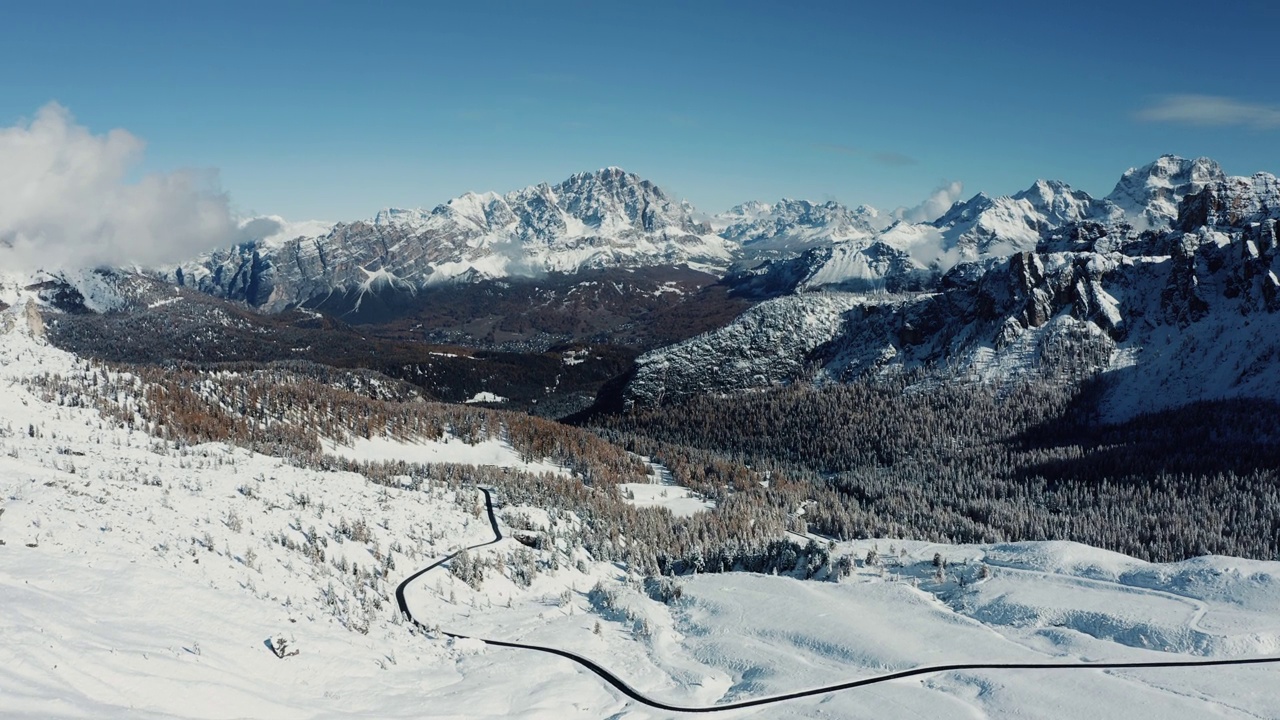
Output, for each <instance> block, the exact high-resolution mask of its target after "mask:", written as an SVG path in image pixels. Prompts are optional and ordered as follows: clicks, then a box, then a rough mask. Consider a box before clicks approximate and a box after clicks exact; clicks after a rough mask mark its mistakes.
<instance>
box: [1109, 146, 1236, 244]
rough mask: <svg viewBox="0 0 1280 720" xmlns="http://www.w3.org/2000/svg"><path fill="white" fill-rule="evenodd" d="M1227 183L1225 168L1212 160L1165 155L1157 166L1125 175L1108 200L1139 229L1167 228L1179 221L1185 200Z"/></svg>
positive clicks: (1151, 164)
mask: <svg viewBox="0 0 1280 720" xmlns="http://www.w3.org/2000/svg"><path fill="white" fill-rule="evenodd" d="M1224 179H1226V173H1224V172H1223V171H1222V167H1221V166H1220V165H1218V163H1216V162H1214V161H1213V160H1211V159H1209V158H1205V157H1200V158H1196V159H1194V160H1187V159H1185V158H1181V157H1178V156H1177V155H1161V156H1160V157H1159V158H1158V159H1157V160H1156V161H1155V162H1152V163H1148V164H1146V165H1143V166H1142V167H1137V168H1130V169H1129V170H1127V171H1125V173H1124V175H1123V176H1121V178H1120V181H1119V182H1117V183H1116V187H1115V189H1114V190H1112V191H1111V194H1110V195H1108V196H1107V198H1106V199H1107V200H1109V201H1111V202H1112V203H1115V204H1116V205H1117V206H1119V207H1120V209H1122V210H1124V212H1125V213H1126V214H1127V215H1128V216H1129V217H1130V219H1131V220H1132V221H1133V222H1134V224H1135V225H1136V226H1138V227H1141V228H1145V227H1151V228H1167V227H1169V226H1170V225H1171V224H1172V223H1173V221H1174V220H1175V219H1176V218H1177V217H1178V203H1179V202H1181V201H1182V199H1183V198H1184V197H1186V196H1188V195H1193V194H1195V193H1198V192H1200V191H1201V190H1203V189H1204V188H1205V186H1207V185H1209V184H1211V183H1214V182H1218V181H1221V180H1224Z"/></svg>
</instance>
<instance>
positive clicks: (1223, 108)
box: [1137, 95, 1280, 130]
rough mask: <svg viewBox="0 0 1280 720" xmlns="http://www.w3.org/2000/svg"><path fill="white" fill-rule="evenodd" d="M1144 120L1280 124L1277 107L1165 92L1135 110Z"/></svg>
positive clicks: (1269, 126)
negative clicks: (1149, 103) (1149, 105)
mask: <svg viewBox="0 0 1280 720" xmlns="http://www.w3.org/2000/svg"><path fill="white" fill-rule="evenodd" d="M1137 118H1138V119H1139V120H1145V121H1147V122H1167V123H1182V124H1184V125H1200V126H1215V125H1216V126H1224V125H1242V126H1245V127H1252V128H1256V129H1258V130H1273V129H1276V128H1280V107H1277V106H1274V105H1259V104H1256V103H1247V102H1241V101H1239V100H1235V99H1233V98H1228V97H1221V96H1217V95H1166V96H1165V97H1162V98H1160V99H1159V101H1158V102H1156V104H1154V105H1152V106H1151V107H1148V108H1144V109H1142V110H1140V111H1138V113H1137Z"/></svg>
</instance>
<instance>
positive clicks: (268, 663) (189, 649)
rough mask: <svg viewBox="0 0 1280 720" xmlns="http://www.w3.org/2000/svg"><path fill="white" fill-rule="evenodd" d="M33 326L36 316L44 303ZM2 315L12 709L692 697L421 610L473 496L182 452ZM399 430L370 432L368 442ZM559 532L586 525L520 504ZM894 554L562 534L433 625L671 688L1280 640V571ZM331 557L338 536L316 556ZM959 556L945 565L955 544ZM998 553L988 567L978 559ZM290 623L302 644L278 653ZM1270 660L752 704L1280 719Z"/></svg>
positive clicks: (386, 706)
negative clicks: (108, 410)
mask: <svg viewBox="0 0 1280 720" xmlns="http://www.w3.org/2000/svg"><path fill="white" fill-rule="evenodd" d="M32 318H34V319H32ZM38 327H39V325H38V317H37V316H35V315H32V316H30V317H28V315H27V314H26V311H25V309H15V310H10V311H7V312H5V313H2V314H0V330H3V332H2V333H0V383H3V384H4V386H5V387H6V388H7V390H6V392H5V393H4V394H2V395H0V508H2V509H3V510H4V512H3V514H0V540H3V541H4V543H3V544H2V545H0V558H3V560H2V561H0V606H2V607H4V608H5V612H4V613H0V634H2V635H3V637H4V638H5V642H4V643H0V714H3V715H4V716H5V717H15V718H27V717H30V718H36V717H39V718H51V717H68V718H70V717H131V718H132V717H144V718H161V717H164V718H168V717H181V718H234V717H286V718H310V717H357V716H359V717H369V716H376V717H421V716H422V714H423V713H424V712H426V713H427V714H429V715H431V716H435V717H469V718H470V717H524V718H563V717H571V718H572V717H581V718H600V717H619V718H622V717H627V718H651V717H669V716H670V714H669V713H664V712H659V711H653V710H651V709H648V708H645V707H642V706H639V705H636V704H634V703H632V702H630V701H628V700H626V699H624V698H621V697H619V696H618V695H616V694H615V693H614V692H612V691H611V690H608V689H606V688H605V686H603V685H602V684H601V683H600V682H599V679H598V678H596V677H595V676H594V675H591V674H588V673H585V672H583V671H582V670H581V669H580V668H579V667H577V666H575V665H573V664H571V663H569V662H568V661H566V660H563V659H556V658H549V657H546V656H533V655H530V654H529V653H528V652H526V651H516V650H503V649H500V648H493V647H487V646H485V645H483V644H481V643H479V642H477V641H449V640H444V639H439V638H436V637H434V635H433V634H432V633H426V634H424V633H421V632H418V631H415V630H411V629H410V626H408V625H405V624H404V623H402V622H401V621H400V619H399V617H398V615H397V614H396V613H395V612H394V601H393V600H391V599H390V593H391V591H392V589H393V588H394V585H395V583H397V582H399V579H400V578H402V577H404V576H405V575H407V574H408V573H409V572H411V571H412V570H413V569H415V568H417V567H421V566H425V565H426V564H428V563H429V562H431V561H432V560H433V559H435V558H436V557H439V556H441V555H443V554H445V553H448V552H451V551H453V550H454V549H456V548H457V547H458V546H460V545H468V544H478V543H482V542H486V541H487V540H489V539H491V538H492V535H491V533H490V531H489V527H488V523H487V522H486V521H485V520H484V519H483V516H482V514H481V513H480V510H481V508H480V507H478V505H477V503H478V502H479V497H478V495H477V494H475V493H473V492H469V491H466V490H457V491H455V490H450V489H448V488H445V487H429V486H428V487H415V486H412V485H409V484H404V483H401V484H400V485H398V486H397V485H395V484H392V485H390V486H386V485H374V484H372V483H370V482H369V481H367V480H365V479H364V478H363V477H361V476H360V475H357V474H354V473H346V472H328V471H315V470H305V469H301V468H297V467H294V466H291V465H288V464H286V463H283V462H281V461H280V460H278V459H276V458H271V457H267V456H262V455H255V454H253V453H249V452H247V451H245V450H242V449H237V448H233V447H229V446H226V445H223V444H208V445H202V446H195V447H188V448H184V449H180V450H179V449H174V447H173V446H172V445H171V444H169V443H165V442H163V441H160V440H158V439H156V438H153V437H149V436H147V435H146V434H145V433H142V432H140V431H136V430H135V431H130V430H129V429H127V428H126V427H124V426H121V425H117V424H115V423H112V422H109V421H106V420H104V419H103V418H101V417H100V416H98V415H97V413H96V412H94V411H92V410H89V409H87V408H83V407H75V406H73V405H59V404H58V403H57V401H56V399H50V400H48V401H46V400H43V399H41V398H40V397H39V396H38V395H36V394H33V393H32V392H30V391H29V390H28V389H27V388H26V386H24V385H23V384H21V382H15V381H20V380H21V379H22V378H26V377H31V376H33V375H35V374H37V373H41V372H46V371H47V372H55V373H64V374H69V373H74V372H77V368H78V367H79V365H80V362H79V361H78V360H77V359H76V358H74V357H73V356H70V355H67V354H66V353H62V352H60V351H57V350H54V349H52V348H50V347H49V346H48V345H46V344H45V343H44V342H43V341H42V340H41V339H40V338H39V337H38V332H37V329H38ZM372 451H373V449H370V452H372ZM502 518H503V520H502V522H503V524H504V526H507V527H508V529H507V532H505V533H504V534H505V535H507V536H508V537H507V538H506V539H504V540H503V541H502V542H500V543H498V544H496V545H492V546H489V547H488V548H486V549H484V550H482V551H478V552H481V553H489V554H492V553H498V554H502V555H503V556H505V557H506V558H507V559H508V561H509V562H514V561H515V558H517V557H518V555H519V554H520V553H535V554H537V555H538V556H539V557H544V558H545V557H548V556H546V555H544V553H545V552H547V551H542V550H530V549H529V548H526V547H524V546H523V545H521V544H519V543H518V542H517V541H516V540H514V539H511V536H512V535H513V532H512V531H511V530H510V526H513V525H515V526H518V527H520V528H533V529H534V530H533V531H534V532H546V533H548V534H549V535H550V536H551V537H556V535H557V532H556V528H557V527H561V526H563V525H565V524H568V525H572V524H573V523H575V522H577V521H576V520H575V519H574V518H573V517H572V515H565V514H559V515H558V516H556V517H553V516H552V515H551V514H549V513H547V512H545V511H543V510H542V509H540V508H531V507H521V506H511V507H507V508H504V509H503V511H502ZM872 547H875V548H876V549H878V551H879V554H880V556H881V557H882V558H883V561H882V563H881V564H880V565H878V566H876V567H864V568H859V569H857V570H855V572H854V574H853V575H852V576H851V577H849V578H845V579H844V580H842V581H840V582H838V583H837V582H820V581H799V580H795V579H792V578H788V577H773V576H761V575H751V574H727V575H708V576H698V577H693V578H686V579H682V580H680V581H679V582H680V583H681V584H682V585H683V598H682V599H680V600H677V601H674V602H672V603H670V604H667V603H662V602H658V601H656V600H653V599H650V598H649V597H648V596H647V595H646V594H645V593H643V592H642V591H641V590H640V589H639V586H638V584H637V581H636V580H635V579H631V578H628V577H626V576H625V575H624V573H623V572H622V571H621V570H620V569H619V568H618V567H617V566H615V565H613V564H609V563H595V562H592V561H591V559H590V558H589V557H587V556H585V554H584V553H583V552H582V551H581V550H580V549H574V548H568V547H565V548H561V549H560V551H559V557H561V558H562V560H561V566H560V569H558V570H555V571H551V572H543V573H539V574H538V575H536V576H535V577H534V578H533V580H532V583H531V584H529V585H528V586H527V587H526V586H523V585H521V584H519V583H515V582H513V581H512V580H511V579H509V577H507V576H505V575H492V574H491V576H490V577H489V578H488V579H487V580H485V582H484V583H483V584H482V585H481V586H480V588H479V589H478V590H477V589H473V588H471V587H470V586H468V585H466V584H463V583H462V582H460V581H458V580H457V579H456V578H454V577H453V576H452V575H450V574H449V573H448V572H447V571H436V572H434V574H433V573H428V574H427V575H424V576H423V577H421V578H420V579H419V580H418V581H416V582H415V583H414V584H413V585H411V586H410V588H409V591H408V597H407V599H408V601H409V602H410V603H411V606H412V607H413V609H414V614H415V616H417V617H422V618H427V619H428V621H429V622H434V623H438V624H440V625H442V626H444V627H446V628H449V629H451V630H454V631H462V632H467V633H473V634H478V635H481V636H490V637H497V638H505V639H515V640H522V641H532V642H541V643H546V644H550V645H553V646H555V647H561V648H565V649H570V650H573V651H575V652H579V653H581V654H583V655H586V656H587V657H590V658H594V659H596V660H597V661H598V662H600V663H602V664H606V665H608V666H609V668H610V669H611V670H613V671H614V672H617V673H618V674H620V675H621V676H622V677H624V678H625V679H626V681H627V682H628V683H630V684H632V685H633V686H635V687H636V688H638V689H641V690H642V691H644V692H646V693H648V694H650V695H652V696H654V697H657V698H660V699H663V700H664V701H668V702H676V703H685V704H693V705H707V704H714V703H718V702H725V701H727V700H730V699H735V698H736V699H741V698H750V697H761V696H765V695H769V694H775V693H779V692H786V691H790V690H797V689H803V688H808V687H813V686H815V685H819V684H823V683H828V682H837V681H843V680H848V679H852V678H857V677H868V676H871V675H876V674H880V673H883V672H886V671H890V670H894V669H901V668H908V667H913V666H916V665H919V664H922V663H939V662H968V661H987V662H989V661H1030V662H1042V661H1054V662H1058V661H1063V662H1065V661H1072V660H1086V661H1096V660H1100V659H1135V660H1143V659H1170V658H1196V657H1206V656H1209V657H1244V656H1253V655H1258V654H1266V653H1276V652H1277V651H1280V623H1278V622H1277V617H1278V616H1280V615H1278V613H1280V583H1278V582H1277V580H1276V578H1277V577H1280V563H1264V562H1252V561H1243V560H1236V559H1232V558H1221V557H1212V558H1201V559H1197V560H1192V561H1187V562H1184V563H1178V564H1173V565H1152V564H1148V563H1142V562H1139V561H1136V560H1132V559H1130V558H1126V557H1123V556H1119V555H1116V554H1114V553H1107V552H1102V551H1098V550H1094V549H1091V548H1087V547H1084V546H1079V545H1072V544H1067V543H1027V544H1017V545H997V546H967V547H949V546H940V545H929V544H924V543H904V542H901V541H896V542H895V541H884V540H881V541H869V540H868V541H857V542H852V543H847V544H844V545H841V546H838V547H837V548H836V549H835V551H836V554H851V555H853V556H854V557H858V558H861V557H864V556H865V555H866V553H867V551H868V550H869V549H871V548H872ZM321 552H322V553H323V556H322V557H321V556H320V553H321ZM934 553H940V554H941V555H942V556H944V557H945V558H946V559H947V560H948V561H949V563H950V565H949V567H948V568H947V569H946V571H945V575H944V576H943V577H937V576H936V575H935V569H934V568H933V567H932V565H931V563H930V558H931V557H932V556H933V554H934ZM982 564H985V565H987V566H988V567H989V568H990V576H989V577H987V578H985V579H982V578H981V576H980V572H981V567H982ZM280 639H284V640H285V641H286V643H287V648H286V650H287V651H291V650H297V651H298V654H297V655H291V656H287V657H285V658H283V659H279V658H277V657H276V656H275V655H274V654H273V653H272V651H271V650H270V649H269V648H268V645H267V641H268V640H270V641H271V642H272V643H273V644H275V643H278V641H279V640H280ZM1277 679H1280V676H1278V675H1277V671H1276V670H1275V669H1274V668H1273V667H1271V666H1253V667H1239V668H1234V667H1233V668H1216V669H1212V670H1195V671H1176V670H1142V671H1139V670H1134V671H1115V672H1106V673H1103V672H1096V671H1086V672H1075V673H1072V674H1070V675H1058V676H1053V677H1047V676H1045V675H1043V674H1038V673H1036V672H997V671H962V672H950V673H943V674H939V675H933V676H925V677H921V678H916V679H912V680H910V681H900V682H893V683H887V684H884V685H878V686H875V687H872V688H866V689H862V690H855V691H849V692H844V693H837V694H832V695H826V696H818V697H814V698H809V699H804V700H797V701H792V702H788V703H785V704H780V705H774V706H764V707H761V708H756V709H753V710H744V711H736V712H733V713H729V714H728V716H729V717H769V718H776V717H784V718H785V717H813V716H816V715H824V716H835V717H867V718H871V717H875V718H883V717H886V716H893V717H896V716H903V717H913V716H924V717H952V716H966V715H974V716H985V717H992V718H1005V717H1009V718H1012V717H1026V716H1028V715H1031V716H1038V717H1079V716H1085V715H1101V716H1114V715H1122V716H1125V717H1131V718H1166V717H1191V716H1201V715H1206V714H1216V715H1219V716H1223V717H1242V718H1244V717H1274V716H1276V715H1277V713H1280V693H1277V692H1276V691H1275V688H1276V687H1277V686H1280V683H1277Z"/></svg>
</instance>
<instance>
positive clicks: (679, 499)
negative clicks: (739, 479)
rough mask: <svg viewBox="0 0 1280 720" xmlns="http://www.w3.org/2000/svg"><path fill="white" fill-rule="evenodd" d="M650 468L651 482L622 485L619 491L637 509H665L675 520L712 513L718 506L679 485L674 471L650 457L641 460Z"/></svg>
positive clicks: (619, 486)
mask: <svg viewBox="0 0 1280 720" xmlns="http://www.w3.org/2000/svg"><path fill="white" fill-rule="evenodd" d="M641 459H642V460H644V461H645V463H647V464H648V465H649V473H650V477H651V478H652V482H647V483H620V484H619V485H618V488H619V490H620V491H621V492H622V497H623V499H625V500H626V501H627V502H629V503H631V504H632V505H635V506H636V507H664V508H666V509H668V510H670V511H671V514H672V515H675V516H676V517H688V516H690V515H693V514H694V513H699V512H702V511H703V510H710V509H711V508H713V507H715V503H713V502H711V501H710V500H706V499H704V498H702V497H699V496H698V495H697V494H695V493H694V492H693V491H692V490H690V489H689V488H687V487H684V486H682V485H677V484H676V481H675V478H673V477H672V476H671V471H670V470H668V469H667V468H666V467H665V466H663V465H662V464H661V463H656V462H653V461H652V460H650V459H649V458H647V457H641Z"/></svg>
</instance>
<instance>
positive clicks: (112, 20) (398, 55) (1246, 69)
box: [0, 0, 1280, 219]
mask: <svg viewBox="0 0 1280 720" xmlns="http://www.w3.org/2000/svg"><path fill="white" fill-rule="evenodd" d="M876 5H878V6H879V7H875V6H872V5H871V4H863V3H854V2H836V3H827V2H817V3H808V4H805V5H804V6H802V7H801V6H799V5H798V4H792V3H760V2H712V1H690V2H661V1H649V2H628V3H604V2H600V3H586V2H583V3H562V2H540V3H534V2H499V3H489V2H452V3H447V4H445V3H430V2H406V3H391V2H386V3H354V2H349V3H336V2H318V1H312V2H272V1H270V0H263V1H262V2H256V3H239V2H222V3H206V2H199V3H197V2H190V3H187V2H179V3H173V2H166V3H138V2H113V3H100V2H92V3H89V2H85V3H65V2H52V1H51V2H46V3H40V4H36V3H24V4H22V5H17V4H11V5H9V6H8V7H6V9H5V20H4V22H3V23H0V52H3V53H4V55H5V60H4V62H2V63H0V88H2V90H0V126H9V125H14V124H17V123H20V122H22V121H23V119H24V118H30V117H32V116H33V115H34V114H35V112H36V111H37V109H38V108H40V107H41V106H43V105H44V104H46V103H48V102H50V101H57V102H59V103H61V104H62V105H64V106H65V107H67V108H68V109H69V110H70V111H71V113H73V114H74V115H75V117H76V120H77V121H78V122H79V123H81V124H83V125H85V126H87V127H88V128H90V129H91V130H92V131H93V132H94V133H101V132H105V131H107V130H110V129H112V128H125V129H127V130H128V131H129V132H131V133H133V134H134V135H136V136H138V137H140V138H142V139H143V140H145V141H146V143H147V150H146V158H145V161H144V162H143V165H142V167H141V171H144V172H150V171H170V170H173V169H177V168H192V167H194V168H216V169H218V171H219V172H220V173H221V183H222V186H223V188H224V189H225V190H226V191H227V192H228V193H229V194H230V196H231V199H232V203H233V205H234V207H235V208H236V210H237V211H239V212H241V213H246V214H247V213H278V214H282V215H284V216H286V217H288V218H291V219H303V218H311V217H318V218H326V219H354V218H359V217H367V216H370V215H372V214H373V213H374V212H375V211H376V210H377V209H379V208H380V207H383V206H388V205H394V206H428V207H429V206H433V205H435V204H437V203H439V202H442V201H444V200H447V199H448V198H450V197H452V196H455V195H458V194H460V193H462V192H464V191H466V190H499V191H506V190H511V189H515V188H517V187H521V186H524V185H528V184H532V183H535V182H539V181H543V180H546V181H553V182H554V181H556V180H560V179H563V178H564V177H567V176H568V175H569V174H571V173H573V172H576V171H580V170H591V169H596V168H599V167H603V166H606V165H619V166H622V167H624V168H627V169H629V170H632V171H634V172H637V173H639V174H641V175H643V176H645V177H648V178H650V179H652V180H654V181H655V182H657V183H658V184H659V185H662V186H663V187H665V188H667V189H669V190H670V191H671V192H672V193H674V194H676V195H678V196H681V197H685V198H687V199H689V200H691V201H692V202H694V204H696V205H697V206H698V207H699V208H702V209H704V210H708V211H719V210H723V209H725V208H727V207H728V206H729V205H732V204H734V203H737V202H740V201H744V200H748V199H765V200H774V199H777V198H779V197H782V196H789V197H804V198H810V199H816V200H823V199H837V200H840V201H842V202H846V203H849V204H858V203H864V202H865V203H870V204H873V205H876V206H878V207H882V208H886V209H891V208H893V207H895V206H898V205H910V204H914V203H915V202H918V201H919V200H921V199H922V198H923V197H925V196H926V195H927V194H928V193H929V192H930V191H931V190H932V189H934V188H935V187H937V186H939V185H940V184H941V183H942V182H944V181H953V180H959V181H962V182H963V183H964V184H965V194H966V195H968V194H972V193H973V192H976V191H978V190H984V191H987V192H989V193H1010V192H1014V191H1017V190H1019V189H1022V188H1025V187H1026V186H1028V185H1030V184H1031V182H1032V181H1033V180H1034V179H1035V178H1037V177H1052V178H1057V179H1061V180H1065V181H1067V182H1069V183H1071V184H1073V185H1075V186H1077V187H1080V188H1082V189H1085V190H1087V191H1089V192H1091V193H1094V194H1105V193H1106V192H1109V191H1110V189H1111V187H1112V185H1113V184H1114V183H1115V180H1116V179H1117V178H1118V177H1119V175H1120V173H1121V172H1122V171H1123V170H1124V169H1125V168H1127V167H1130V166H1133V165H1139V164H1143V163H1145V162H1149V161H1150V160H1153V159H1154V158H1155V157H1156V156H1158V155H1160V154H1161V153H1164V152H1173V153H1177V154H1181V155H1186V156H1195V155H1208V156H1211V157H1214V158H1216V159H1218V160H1219V161H1220V162H1222V163H1223V165H1224V167H1225V168H1226V169H1227V171H1228V172H1231V173H1236V174H1248V173H1252V172H1255V171H1257V170H1268V171H1272V172H1277V171H1280V109H1277V108H1280V82H1277V80H1276V77H1275V75H1276V70H1277V69H1278V68H1280V62H1277V60H1276V52H1277V48H1278V47H1280V45H1278V44H1277V39H1276V38H1277V37H1278V36H1277V34H1276V28H1277V27H1278V26H1280V23H1278V21H1280V11H1277V10H1275V9H1272V6H1271V5H1270V4H1268V3H1261V2H1237V3H1220V4H1217V5H1213V4H1206V3H1204V2H1196V3H1184V2H1166V3H1160V4H1156V3H1125V2H1119V1H1113V2H1107V3H1094V2H1087V1H1081V2H1070V3H1034V2H1025V1H1024V2H1019V3H955V2H947V3H936V4H933V3H894V4H890V3H877V4H876ZM890 5H893V6H894V7H889V6H890Z"/></svg>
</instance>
